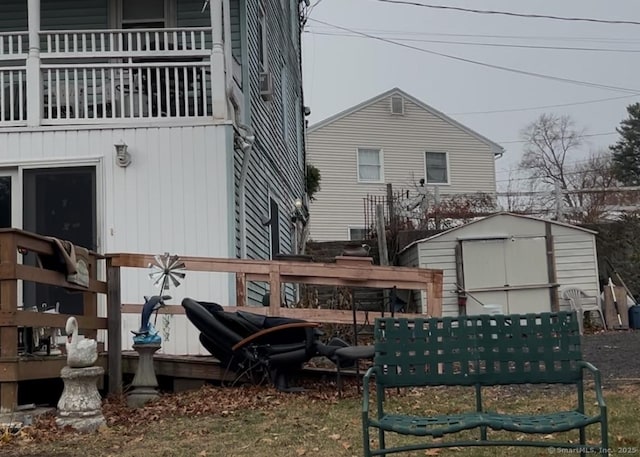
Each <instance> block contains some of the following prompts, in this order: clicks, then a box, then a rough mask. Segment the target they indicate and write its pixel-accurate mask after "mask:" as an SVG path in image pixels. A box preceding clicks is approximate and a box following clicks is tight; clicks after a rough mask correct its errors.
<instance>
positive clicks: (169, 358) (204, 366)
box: [122, 351, 235, 381]
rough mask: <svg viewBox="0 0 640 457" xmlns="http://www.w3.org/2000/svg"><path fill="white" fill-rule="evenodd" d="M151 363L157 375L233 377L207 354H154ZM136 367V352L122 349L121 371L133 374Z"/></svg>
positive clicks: (228, 379)
mask: <svg viewBox="0 0 640 457" xmlns="http://www.w3.org/2000/svg"><path fill="white" fill-rule="evenodd" d="M153 365H154V367H155V370H156V375H157V376H167V377H170V378H177V379H197V380H204V381H222V380H223V379H224V380H225V381H232V380H233V379H234V378H235V375H234V373H233V372H232V373H226V376H225V369H224V367H222V366H221V365H220V361H219V360H218V359H216V358H215V357H213V356H209V355H171V354H154V356H153ZM137 367H138V354H137V353H136V352H135V351H123V352H122V372H123V373H125V374H135V372H136V368H137ZM223 376H224V378H223Z"/></svg>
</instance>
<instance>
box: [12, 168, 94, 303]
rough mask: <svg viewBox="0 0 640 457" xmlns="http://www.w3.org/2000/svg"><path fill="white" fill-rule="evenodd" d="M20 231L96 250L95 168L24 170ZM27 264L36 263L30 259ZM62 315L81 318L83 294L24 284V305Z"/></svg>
mask: <svg viewBox="0 0 640 457" xmlns="http://www.w3.org/2000/svg"><path fill="white" fill-rule="evenodd" d="M23 178H24V180H23V182H24V193H23V195H24V206H23V218H24V219H23V221H24V223H23V227H24V229H25V230H28V231H31V232H35V233H38V234H40V235H45V236H53V237H56V238H60V239H62V240H68V241H71V242H72V243H74V244H75V245H78V246H83V247H86V248H88V249H92V250H95V249H96V239H97V237H96V171H95V167H74V168H40V169H32V170H25V171H24V173H23ZM28 261H29V263H32V262H35V259H29V260H28ZM56 302H59V303H60V312H61V313H70V314H83V301H82V293H70V292H68V291H67V290H65V289H63V288H61V287H53V286H46V285H40V284H38V285H35V284H32V283H26V284H25V289H24V303H25V305H26V306H33V305H37V306H39V307H42V304H43V303H45V304H46V308H53V307H55V305H56Z"/></svg>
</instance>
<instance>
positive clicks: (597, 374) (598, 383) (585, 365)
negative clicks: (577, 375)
mask: <svg viewBox="0 0 640 457" xmlns="http://www.w3.org/2000/svg"><path fill="white" fill-rule="evenodd" d="M578 367H580V368H582V369H583V370H588V371H590V372H591V373H592V374H593V380H594V388H595V391H596V399H597V401H598V406H599V407H600V408H606V407H607V405H606V404H605V402H604V396H603V395H602V381H601V379H600V370H598V369H597V368H596V367H595V366H594V365H592V364H591V363H589V362H585V361H584V360H582V361H579V362H578Z"/></svg>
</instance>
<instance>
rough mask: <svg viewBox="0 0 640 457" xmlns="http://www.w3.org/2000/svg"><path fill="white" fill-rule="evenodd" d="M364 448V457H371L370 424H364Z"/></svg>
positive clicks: (364, 422)
mask: <svg viewBox="0 0 640 457" xmlns="http://www.w3.org/2000/svg"><path fill="white" fill-rule="evenodd" d="M362 448H363V449H364V457H371V441H369V424H367V422H366V421H363V422H362Z"/></svg>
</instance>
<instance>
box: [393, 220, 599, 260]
mask: <svg viewBox="0 0 640 457" xmlns="http://www.w3.org/2000/svg"><path fill="white" fill-rule="evenodd" d="M505 215H506V216H513V217H519V218H522V219H531V220H533V221H538V222H549V223H551V224H554V225H560V226H562V227H567V228H571V229H575V230H580V231H582V232H586V233H591V234H593V235H595V234H596V233H598V232H596V231H594V230H589V229H586V228H583V227H578V226H576V225H571V224H567V223H564V222H558V221H552V220H548V219H541V218H539V217H534V216H528V215H525V214H516V213H510V212H508V211H501V212H499V213H495V214H492V215H490V216H486V217H483V218H481V219H477V220H475V221H471V222H469V223H467V224H464V225H461V226H459V227H453V228H450V229H449V230H445V231H444V232H440V233H437V234H435V235H431V236H429V237H426V238H421V239H419V240H416V241H414V242H412V243H410V244H408V245H407V246H405V247H404V248H403V249H402V250H401V251H400V253H402V252H404V251H406V250H407V249H409V248H410V247H412V246H413V245H416V244H418V243H422V242H424V241H430V240H433V239H435V238H439V237H441V236H443V235H445V234H447V233H451V232H454V231H456V230H458V229H461V228H462V227H466V226H468V225H472V224H477V223H478V222H482V221H485V220H487V219H491V218H493V217H497V216H505Z"/></svg>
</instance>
